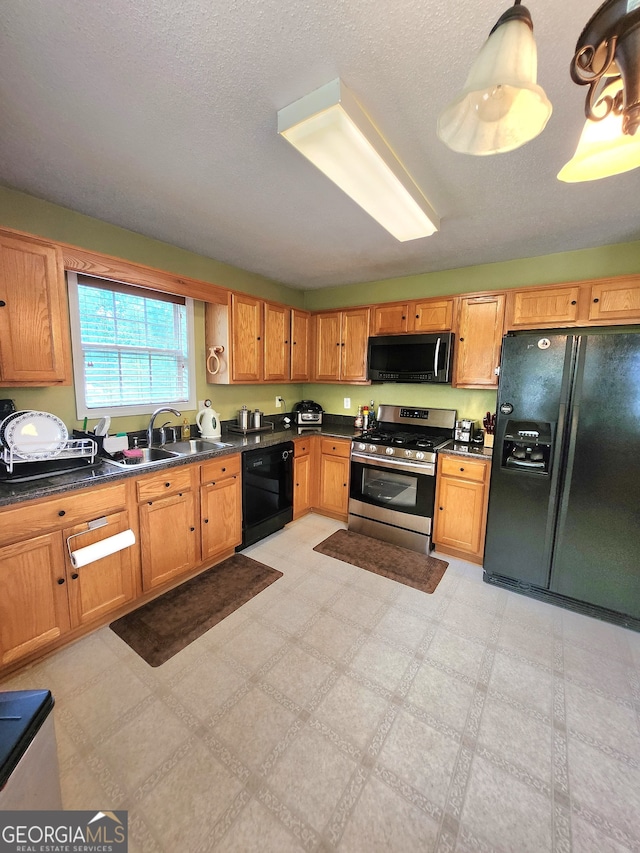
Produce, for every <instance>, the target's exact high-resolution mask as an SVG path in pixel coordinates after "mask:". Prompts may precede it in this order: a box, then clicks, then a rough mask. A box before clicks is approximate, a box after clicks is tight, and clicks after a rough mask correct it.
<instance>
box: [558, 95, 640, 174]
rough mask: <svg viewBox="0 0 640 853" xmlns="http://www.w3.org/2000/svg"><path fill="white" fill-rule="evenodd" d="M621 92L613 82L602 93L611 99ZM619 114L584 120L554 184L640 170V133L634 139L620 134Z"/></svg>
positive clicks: (612, 113)
mask: <svg viewBox="0 0 640 853" xmlns="http://www.w3.org/2000/svg"><path fill="white" fill-rule="evenodd" d="M621 88H622V81H621V80H616V81H615V82H614V83H611V84H610V85H609V86H608V87H607V88H606V89H605V90H604V92H603V97H605V96H610V97H611V98H613V97H614V95H615V94H616V92H618V91H620V89H621ZM622 120H623V116H622V113H615V112H614V111H613V110H612V111H611V112H610V113H609V114H608V115H607V117H606V118H603V119H602V120H601V121H591V120H590V119H587V121H586V122H585V125H584V129H583V131H582V135H581V136H580V141H579V142H578V147H577V148H576V153H575V154H574V155H573V157H572V158H571V160H569V162H568V163H567V164H566V165H565V166H563V167H562V169H561V170H560V171H559V172H558V180H559V181H565V182H566V183H578V182H580V181H596V180H598V179H599V178H608V177H610V176H611V175H619V174H621V173H622V172H629V171H630V170H631V169H636V168H637V167H638V166H640V131H637V132H636V134H635V136H630V135H629V134H626V133H623V131H622Z"/></svg>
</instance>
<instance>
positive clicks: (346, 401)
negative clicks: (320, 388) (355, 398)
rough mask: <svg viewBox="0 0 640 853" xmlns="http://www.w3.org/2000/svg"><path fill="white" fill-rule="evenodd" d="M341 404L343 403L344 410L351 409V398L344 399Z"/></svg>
mask: <svg viewBox="0 0 640 853" xmlns="http://www.w3.org/2000/svg"><path fill="white" fill-rule="evenodd" d="M343 403H344V407H345V409H350V408H351V397H345V398H344V401H343Z"/></svg>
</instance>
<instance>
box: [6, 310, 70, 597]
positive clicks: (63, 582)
mask: <svg viewBox="0 0 640 853" xmlns="http://www.w3.org/2000/svg"><path fill="white" fill-rule="evenodd" d="M6 304H7V303H6V302H5V301H4V299H0V308H4V306H5V305H6ZM63 583H64V581H63Z"/></svg>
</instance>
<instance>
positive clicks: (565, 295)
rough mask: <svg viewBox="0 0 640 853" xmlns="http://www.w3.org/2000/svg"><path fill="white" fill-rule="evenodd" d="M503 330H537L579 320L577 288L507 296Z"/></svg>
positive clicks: (573, 286)
mask: <svg viewBox="0 0 640 853" xmlns="http://www.w3.org/2000/svg"><path fill="white" fill-rule="evenodd" d="M506 299H507V307H506V319H505V329H507V330H509V329H539V328H544V327H548V326H550V325H555V326H564V325H573V324H574V323H576V322H577V321H578V316H579V311H580V306H581V293H580V287H579V285H572V286H570V287H552V288H542V289H540V290H519V291H515V292H510V293H507V296H506Z"/></svg>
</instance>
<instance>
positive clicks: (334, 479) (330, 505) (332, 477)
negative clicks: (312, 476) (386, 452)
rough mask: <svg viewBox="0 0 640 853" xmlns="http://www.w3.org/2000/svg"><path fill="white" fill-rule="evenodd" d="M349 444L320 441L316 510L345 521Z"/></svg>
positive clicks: (347, 509) (339, 441) (347, 442)
mask: <svg viewBox="0 0 640 853" xmlns="http://www.w3.org/2000/svg"><path fill="white" fill-rule="evenodd" d="M350 452H351V442H350V441H345V440H344V439H339V438H321V439H320V493H319V496H318V508H319V510H320V511H321V512H323V513H324V514H325V515H329V516H331V517H332V518H338V519H341V520H342V521H346V520H347V517H348V513H349V465H350V460H349V455H350Z"/></svg>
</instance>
